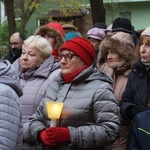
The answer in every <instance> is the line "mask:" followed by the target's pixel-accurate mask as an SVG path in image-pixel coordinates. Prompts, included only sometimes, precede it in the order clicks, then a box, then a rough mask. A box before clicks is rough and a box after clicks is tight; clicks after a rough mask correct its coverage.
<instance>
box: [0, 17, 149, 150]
mask: <svg viewBox="0 0 150 150" xmlns="http://www.w3.org/2000/svg"><path fill="white" fill-rule="evenodd" d="M9 40H10V47H11V49H10V52H9V54H8V55H7V56H6V57H4V58H3V59H2V60H1V61H0V76H1V78H0V89H1V92H0V97H1V98H0V104H1V106H0V112H1V117H0V122H1V123H0V124H1V125H0V135H1V137H0V148H1V149H6V150H7V149H8V150H48V149H49V150H56V149H57V150H80V149H87V150H88V149H93V150H134V149H135V150H147V149H148V147H150V136H149V135H150V122H149V118H148V117H149V115H150V110H149V107H150V26H149V27H147V28H146V29H144V30H143V32H142V33H138V32H137V31H135V30H134V26H133V25H132V24H131V22H130V21H129V20H128V19H127V18H121V17H118V18H116V19H115V20H114V21H113V23H112V24H110V25H108V26H107V25H106V24H105V23H96V24H94V25H93V27H91V28H90V29H89V30H88V32H87V35H86V37H83V36H82V34H81V33H80V32H79V31H78V30H77V27H75V26H74V25H73V24H63V25H61V24H60V23H58V22H50V23H47V24H45V25H42V26H39V27H38V28H37V29H36V30H35V34H34V35H32V36H29V37H27V38H26V39H25V37H24V36H23V35H22V34H20V33H19V32H16V33H14V34H12V36H11V37H10V39H9ZM47 102H63V104H64V105H63V109H62V112H61V115H60V118H59V119H58V120H57V122H56V126H53V127H52V126H51V125H52V120H51V119H50V118H49V117H48V112H47V108H46V103H47Z"/></svg>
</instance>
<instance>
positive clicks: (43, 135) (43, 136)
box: [39, 128, 56, 146]
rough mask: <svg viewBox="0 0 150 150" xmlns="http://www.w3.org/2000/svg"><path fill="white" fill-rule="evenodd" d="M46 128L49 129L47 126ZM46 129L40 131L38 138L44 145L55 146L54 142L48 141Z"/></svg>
mask: <svg viewBox="0 0 150 150" xmlns="http://www.w3.org/2000/svg"><path fill="white" fill-rule="evenodd" d="M48 129H49V128H48ZM48 129H46V130H42V131H41V132H40V135H39V138H40V140H41V141H42V143H43V144H44V145H46V146H56V143H50V142H49V141H48V135H47V130H48Z"/></svg>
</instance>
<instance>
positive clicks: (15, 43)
mask: <svg viewBox="0 0 150 150" xmlns="http://www.w3.org/2000/svg"><path fill="white" fill-rule="evenodd" d="M20 43H21V42H20ZM20 43H17V42H14V43H10V46H12V45H15V46H16V45H18V44H20Z"/></svg>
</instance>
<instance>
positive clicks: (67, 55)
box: [58, 53, 77, 62]
mask: <svg viewBox="0 0 150 150" xmlns="http://www.w3.org/2000/svg"><path fill="white" fill-rule="evenodd" d="M74 56H77V55H76V54H71V53H69V54H65V55H63V54H59V55H58V60H59V61H61V60H62V58H65V61H66V62H68V61H70V60H71V59H72V58H73V57H74Z"/></svg>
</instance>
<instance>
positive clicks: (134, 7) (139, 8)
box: [106, 1, 150, 30]
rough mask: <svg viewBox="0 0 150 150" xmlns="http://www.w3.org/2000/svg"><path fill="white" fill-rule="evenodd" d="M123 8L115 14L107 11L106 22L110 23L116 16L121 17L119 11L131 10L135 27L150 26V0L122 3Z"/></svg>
mask: <svg viewBox="0 0 150 150" xmlns="http://www.w3.org/2000/svg"><path fill="white" fill-rule="evenodd" d="M120 5H121V10H120V11H119V10H118V12H117V13H116V14H115V13H114V12H113V13H112V14H113V16H111V15H110V14H111V10H110V12H108V11H106V24H107V25H109V24H111V23H112V22H113V20H114V19H115V18H116V17H119V16H120V15H119V12H131V23H132V25H133V26H134V27H135V30H143V29H145V28H146V27H147V26H150V19H149V16H150V9H149V6H150V1H149V2H134V3H133V2H132V3H131V2H129V3H121V4H120Z"/></svg>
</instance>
